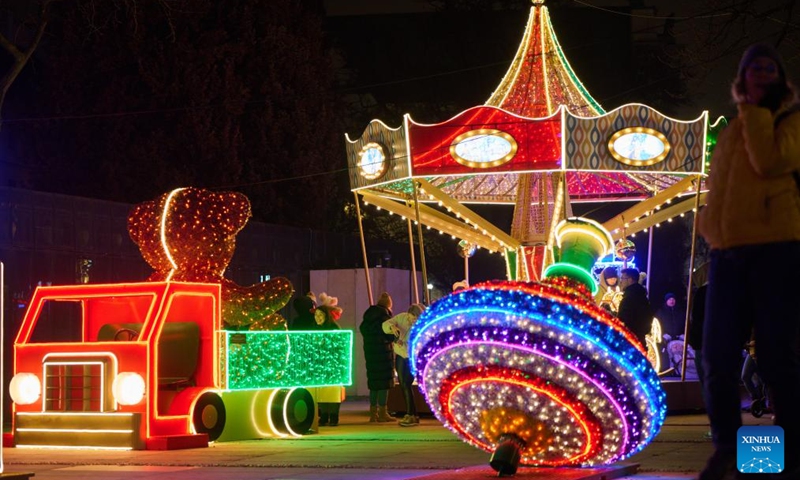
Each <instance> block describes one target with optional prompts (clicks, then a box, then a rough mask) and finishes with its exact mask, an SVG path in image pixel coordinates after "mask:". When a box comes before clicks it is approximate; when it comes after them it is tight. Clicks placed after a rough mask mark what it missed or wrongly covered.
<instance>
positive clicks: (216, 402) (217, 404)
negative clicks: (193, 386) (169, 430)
mask: <svg viewBox="0 0 800 480" xmlns="http://www.w3.org/2000/svg"><path fill="white" fill-rule="evenodd" d="M192 425H194V429H195V431H196V432H197V433H206V434H208V441H209V442H213V441H214V440H216V439H218V438H219V436H220V435H222V430H224V429H225V404H224V403H223V402H222V399H221V398H220V396H219V395H218V394H216V393H214V392H205V393H203V394H202V395H200V397H199V398H198V399H197V401H196V402H195V404H194V410H193V411H192Z"/></svg>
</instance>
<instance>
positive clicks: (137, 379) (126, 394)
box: [111, 372, 144, 405]
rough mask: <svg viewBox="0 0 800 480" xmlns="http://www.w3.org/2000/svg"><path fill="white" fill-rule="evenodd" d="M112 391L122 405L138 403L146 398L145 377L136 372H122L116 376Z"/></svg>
mask: <svg viewBox="0 0 800 480" xmlns="http://www.w3.org/2000/svg"><path fill="white" fill-rule="evenodd" d="M111 392H112V393H113V394H114V398H115V399H116V400H117V402H119V404H120V405H136V404H137V403H139V402H141V401H142V399H143V398H144V378H142V376H141V375H139V374H138V373H135V372H122V373H120V374H119V375H117V376H116V378H114V383H112V384H111Z"/></svg>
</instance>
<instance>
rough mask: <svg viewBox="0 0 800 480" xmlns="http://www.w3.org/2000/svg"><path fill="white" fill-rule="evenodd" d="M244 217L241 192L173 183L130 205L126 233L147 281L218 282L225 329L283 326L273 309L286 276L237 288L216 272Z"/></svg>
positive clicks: (286, 286) (287, 286)
mask: <svg viewBox="0 0 800 480" xmlns="http://www.w3.org/2000/svg"><path fill="white" fill-rule="evenodd" d="M249 219H250V201H249V200H248V199H247V197H246V196H244V195H242V194H241V193H236V192H212V191H209V190H204V189H200V188H191V187H190V188H178V189H175V190H173V191H171V192H169V193H165V194H163V195H161V196H160V197H158V198H157V199H155V200H152V201H149V202H144V203H140V204H138V205H136V206H134V208H133V210H131V213H130V214H129V215H128V233H129V234H130V236H131V239H132V240H133V241H134V243H136V244H137V245H138V246H139V250H140V251H141V252H142V257H144V259H145V261H146V262H147V263H148V264H150V266H151V267H153V269H154V270H155V272H154V273H153V274H152V275H151V276H150V278H149V280H150V281H164V280H172V281H181V282H202V283H220V284H222V319H223V322H224V323H225V326H226V327H227V328H230V329H250V330H274V329H285V328H286V320H285V319H284V318H283V317H282V316H280V315H278V314H277V313H276V312H277V311H278V310H280V309H281V308H283V307H284V306H285V305H286V303H287V302H288V301H289V299H290V298H291V296H292V293H293V292H294V288H293V287H292V284H291V283H290V282H289V280H287V279H285V278H281V277H277V278H273V279H271V280H269V281H266V282H262V283H258V284H255V285H252V286H250V287H243V286H240V285H238V284H236V283H234V282H233V281H231V280H228V279H226V278H224V277H223V276H222V275H223V274H224V273H225V269H226V268H227V267H228V264H229V263H230V261H231V258H232V257H233V252H234V250H235V249H236V234H238V233H239V231H240V230H241V229H242V228H244V226H245V224H247V221H248V220H249Z"/></svg>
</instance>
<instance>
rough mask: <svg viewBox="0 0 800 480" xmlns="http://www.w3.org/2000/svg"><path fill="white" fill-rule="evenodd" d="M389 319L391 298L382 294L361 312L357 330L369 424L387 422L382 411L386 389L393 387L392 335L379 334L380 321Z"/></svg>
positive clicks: (381, 329)
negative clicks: (366, 390) (362, 357)
mask: <svg viewBox="0 0 800 480" xmlns="http://www.w3.org/2000/svg"><path fill="white" fill-rule="evenodd" d="M390 318H392V297H390V296H389V294H388V293H386V292H383V293H382V294H381V296H380V297H379V298H378V303H377V304H375V305H372V306H371V307H369V308H368V309H367V311H366V312H364V320H363V321H362V322H361V325H359V327H358V330H359V331H360V332H361V335H362V336H363V337H364V364H365V365H366V367H367V387H368V388H369V421H370V422H391V421H393V420H394V419H393V418H392V417H391V416H389V412H388V411H387V410H386V400H387V399H388V397H389V389H390V388H391V387H392V384H394V366H393V363H394V351H393V349H392V342H394V335H392V334H389V333H385V332H384V331H383V322H385V321H386V320H389V319H390Z"/></svg>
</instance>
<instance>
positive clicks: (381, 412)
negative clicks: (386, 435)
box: [378, 405, 394, 423]
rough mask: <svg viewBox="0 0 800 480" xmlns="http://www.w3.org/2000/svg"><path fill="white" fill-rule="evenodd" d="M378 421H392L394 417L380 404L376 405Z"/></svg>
mask: <svg viewBox="0 0 800 480" xmlns="http://www.w3.org/2000/svg"><path fill="white" fill-rule="evenodd" d="M378 422H381V423H386V422H394V418H392V417H391V416H390V415H389V411H388V410H386V405H381V406H379V407H378Z"/></svg>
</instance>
